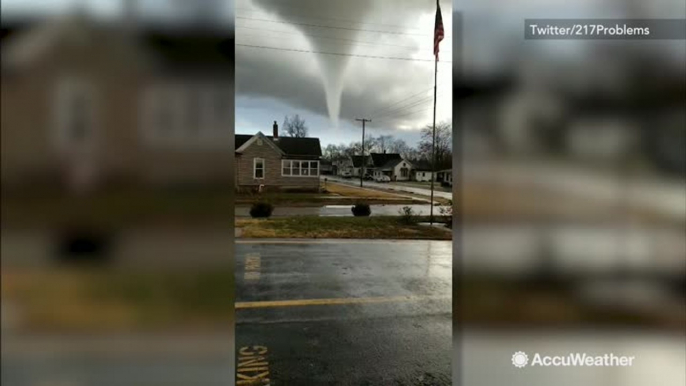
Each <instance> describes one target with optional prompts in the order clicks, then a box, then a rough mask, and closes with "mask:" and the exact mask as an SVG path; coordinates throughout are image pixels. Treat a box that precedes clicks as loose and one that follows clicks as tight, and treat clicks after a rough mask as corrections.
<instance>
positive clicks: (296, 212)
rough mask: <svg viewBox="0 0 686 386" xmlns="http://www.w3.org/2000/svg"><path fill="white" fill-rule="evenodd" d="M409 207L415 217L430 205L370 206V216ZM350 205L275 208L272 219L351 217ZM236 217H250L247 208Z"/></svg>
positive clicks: (241, 208)
mask: <svg viewBox="0 0 686 386" xmlns="http://www.w3.org/2000/svg"><path fill="white" fill-rule="evenodd" d="M406 206H409V207H410V208H412V211H413V212H414V213H415V214H417V215H429V213H430V211H431V205H428V204H423V205H371V206H370V207H371V210H372V216H400V211H401V210H402V208H404V207H406ZM351 207H352V205H326V206H321V207H278V206H277V207H275V208H274V213H272V217H292V216H320V217H348V216H352V215H353V214H352V211H351V210H350V209H351ZM439 208H440V207H439V206H434V214H435V215H440V209H439ZM235 216H236V217H250V207H249V206H238V207H236V208H235Z"/></svg>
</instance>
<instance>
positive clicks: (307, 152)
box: [235, 134, 322, 157]
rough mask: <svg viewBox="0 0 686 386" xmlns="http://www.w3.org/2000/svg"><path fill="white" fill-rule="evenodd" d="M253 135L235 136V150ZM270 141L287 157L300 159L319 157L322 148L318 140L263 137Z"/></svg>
mask: <svg viewBox="0 0 686 386" xmlns="http://www.w3.org/2000/svg"><path fill="white" fill-rule="evenodd" d="M252 137H254V135H250V134H236V138H235V140H236V149H238V148H240V147H241V146H243V145H244V144H245V143H246V142H248V141H249V140H250V138H252ZM264 137H265V138H266V139H268V140H269V141H271V143H273V144H274V145H275V146H276V147H278V148H279V149H281V151H283V152H284V154H286V155H288V156H300V157H321V156H322V148H321V145H320V143H319V138H311V137H308V138H295V137H279V138H278V139H276V140H274V137H268V136H266V135H265V136H264Z"/></svg>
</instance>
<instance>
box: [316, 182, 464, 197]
mask: <svg viewBox="0 0 686 386" xmlns="http://www.w3.org/2000/svg"><path fill="white" fill-rule="evenodd" d="M323 177H324V178H328V179H329V181H335V182H339V183H342V184H347V185H352V186H360V179H359V178H358V179H355V178H351V179H345V178H340V177H337V176H323ZM363 186H366V187H368V188H376V189H387V190H395V191H398V192H405V193H412V194H417V195H420V196H427V197H431V189H424V188H419V187H413V186H407V185H399V184H394V183H392V182H387V183H378V182H373V181H364V182H363ZM434 197H440V198H445V199H448V200H452V199H453V193H452V192H441V191H439V190H434Z"/></svg>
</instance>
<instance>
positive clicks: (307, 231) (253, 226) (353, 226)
mask: <svg viewBox="0 0 686 386" xmlns="http://www.w3.org/2000/svg"><path fill="white" fill-rule="evenodd" d="M236 227H238V228H241V229H242V237H245V238H334V239H336V238H340V239H423V240H451V239H452V233H451V232H448V231H446V230H445V229H440V228H436V227H429V226H422V225H405V224H402V223H401V222H400V218H399V217H391V216H388V217H385V216H378V217H314V216H301V217H289V218H271V219H236Z"/></svg>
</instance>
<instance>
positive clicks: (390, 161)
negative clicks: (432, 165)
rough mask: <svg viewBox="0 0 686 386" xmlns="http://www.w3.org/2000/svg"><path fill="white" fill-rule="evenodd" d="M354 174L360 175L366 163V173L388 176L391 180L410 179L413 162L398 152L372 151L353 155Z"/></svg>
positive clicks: (374, 175) (373, 175)
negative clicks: (367, 153) (362, 154)
mask: <svg viewBox="0 0 686 386" xmlns="http://www.w3.org/2000/svg"><path fill="white" fill-rule="evenodd" d="M351 163H352V175H353V176H356V177H359V176H360V173H362V165H364V174H365V175H369V176H372V177H375V178H376V177H380V176H388V177H389V178H390V179H391V181H409V180H410V179H411V174H412V173H411V172H412V168H413V166H412V164H411V163H410V162H409V161H407V160H405V159H403V158H402V156H401V155H400V154H397V153H371V154H369V155H365V157H364V162H363V159H362V156H361V155H356V156H352V157H351Z"/></svg>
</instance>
